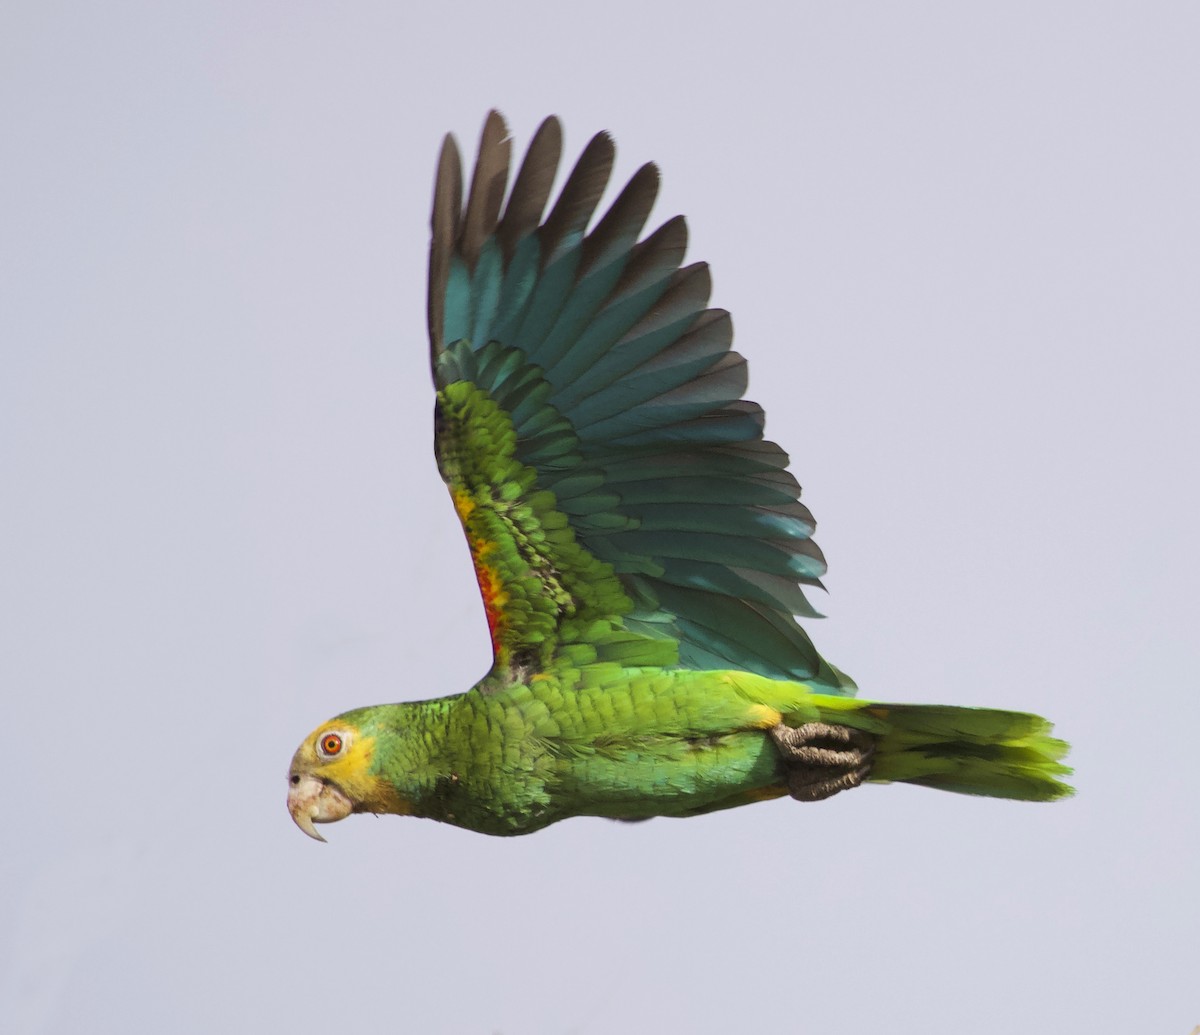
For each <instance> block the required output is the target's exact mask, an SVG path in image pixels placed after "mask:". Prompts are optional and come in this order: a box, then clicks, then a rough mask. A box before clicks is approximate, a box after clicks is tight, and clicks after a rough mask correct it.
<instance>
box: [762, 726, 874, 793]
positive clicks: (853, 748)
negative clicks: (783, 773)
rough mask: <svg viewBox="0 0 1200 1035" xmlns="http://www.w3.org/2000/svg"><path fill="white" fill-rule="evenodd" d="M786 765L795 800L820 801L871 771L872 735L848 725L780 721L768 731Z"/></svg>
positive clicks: (847, 786)
mask: <svg viewBox="0 0 1200 1035" xmlns="http://www.w3.org/2000/svg"><path fill="white" fill-rule="evenodd" d="M768 732H769V733H770V734H771V739H772V740H774V741H775V747H776V748H778V749H779V754H780V755H782V756H783V761H784V764H785V765H786V766H787V781H788V791H789V792H790V793H791V795H792V797H793V798H795V799H796V800H797V801H820V800H821V799H822V798H828V797H830V796H831V795H834V794H837V792H838V791H845V790H849V789H850V788H851V787H857V786H858V785H859V784H860V783H862V782H863V780H865V779H866V778H867V775H868V774H869V773H870V772H871V762H872V760H873V759H874V757H875V738H874V737H872V736H871V734H869V733H864V732H862V730H855V729H851V728H850V727H849V726H832V725H830V724H829V723H825V722H806V723H805V724H804V725H803V726H785V725H784V724H783V723H780V724H779V725H778V726H773V727H771V729H770V730H769V731H768Z"/></svg>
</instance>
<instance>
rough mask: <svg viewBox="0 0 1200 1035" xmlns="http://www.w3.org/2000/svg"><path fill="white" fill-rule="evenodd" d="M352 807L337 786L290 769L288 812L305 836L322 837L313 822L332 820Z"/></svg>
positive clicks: (345, 815) (321, 839)
mask: <svg viewBox="0 0 1200 1035" xmlns="http://www.w3.org/2000/svg"><path fill="white" fill-rule="evenodd" d="M353 811H354V805H353V803H352V802H351V801H350V799H349V798H347V797H346V795H344V794H343V793H342V792H341V791H340V790H338V788H337V787H335V786H334V785H333V784H331V783H327V782H326V781H324V780H318V779H317V778H316V777H315V776H312V775H311V774H309V773H292V774H291V776H290V777H289V779H288V812H290V813H291V814H292V820H293V822H295V824H296V826H298V827H299V828H300V829H301V830H303V831H304V832H305V833H306V834H307V835H308V836H309V837H311V838H313V839H314V840H316V841H324V840H325V838H323V837H322V836H321V835H320V834H318V833H317V828H316V827H315V826H313V824H314V823H336V822H337V821H338V820H339V819H345V818H346V817H347V816H348V815H350V813H351V812H353Z"/></svg>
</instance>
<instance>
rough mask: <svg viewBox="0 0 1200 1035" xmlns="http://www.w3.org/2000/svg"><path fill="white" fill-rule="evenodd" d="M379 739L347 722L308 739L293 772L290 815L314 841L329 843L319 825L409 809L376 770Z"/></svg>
mask: <svg viewBox="0 0 1200 1035" xmlns="http://www.w3.org/2000/svg"><path fill="white" fill-rule="evenodd" d="M374 750H375V738H374V737H372V736H366V735H364V734H363V733H362V732H361V731H360V730H359V729H358V728H357V727H356V726H355V725H354V724H353V723H349V722H346V721H345V719H331V720H330V721H329V722H326V723H323V724H322V725H320V726H318V727H317V728H316V729H315V730H313V731H312V733H310V734H309V735H308V736H307V737H305V738H304V741H303V743H302V744H301V745H300V747H298V748H297V749H296V753H295V754H294V755H293V756H292V765H291V768H290V769H289V770H288V811H289V812H290V813H291V814H292V819H293V820H294V821H295V823H296V826H298V827H299V828H300V829H301V830H303V831H304V832H305V833H306V834H307V835H308V836H309V837H312V838H316V840H318V841H324V840H325V838H323V837H322V836H321V835H320V834H319V833H317V830H316V827H315V826H314V825H313V824H315V823H335V822H337V821H338V820H339V819H345V818H346V817H347V816H348V815H350V814H351V813H352V812H398V813H401V814H403V813H405V812H407V811H409V808H408V807H407V803H406V802H404V801H403V800H402V799H401V798H400V796H399V795H398V794H397V793H396V791H395V789H394V788H393V787H391V786H390V785H389V784H388V783H387V782H386V781H385V780H383V779H382V778H381V777H379V776H377V775H375V774H373V773H372V772H371V758H372V756H373V754H374Z"/></svg>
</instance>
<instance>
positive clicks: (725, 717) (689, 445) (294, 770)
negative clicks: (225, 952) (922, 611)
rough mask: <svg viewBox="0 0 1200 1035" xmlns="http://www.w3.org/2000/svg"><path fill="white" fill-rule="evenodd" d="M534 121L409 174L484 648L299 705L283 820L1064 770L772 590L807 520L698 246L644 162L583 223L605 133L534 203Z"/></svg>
mask: <svg viewBox="0 0 1200 1035" xmlns="http://www.w3.org/2000/svg"><path fill="white" fill-rule="evenodd" d="M561 147H562V131H561V128H560V126H559V123H558V120H557V119H555V118H549V119H547V120H546V121H545V122H543V123H542V125H541V127H540V128H539V129H538V131H537V133H536V134H535V135H534V138H533V141H532V142H531V143H530V145H529V149H528V151H527V153H526V155H525V159H524V161H523V162H522V163H521V166H520V168H519V170H518V172H517V174H516V178H515V179H514V181H513V183H512V186H511V188H510V187H509V185H508V179H509V167H510V140H509V136H508V131H507V128H506V127H505V125H504V121H503V119H502V118H501V117H500V115H499V114H497V113H496V112H492V113H491V114H489V116H488V118H487V120H486V122H485V124H484V128H483V134H482V138H481V140H480V145H479V155H478V158H477V159H476V163H475V170H474V174H473V176H472V178H471V183H470V187H469V189H467V190H466V191H465V196H466V200H465V204H464V184H463V175H462V166H461V162H460V160H459V154H458V148H457V146H456V144H455V142H454V139H453V137H449V136H448V137H447V138H446V140H445V143H444V144H443V147H442V152H441V158H440V160H439V162H438V169H437V177H436V186H435V190H434V203H433V220H432V228H433V237H432V243H431V245H430V256H429V311H428V321H429V339H430V362H431V364H432V368H433V379H434V385H435V387H436V389H437V394H436V402H435V406H434V426H435V450H436V454H437V462H438V467H439V469H440V470H441V473H442V477H443V478H444V479H445V481H446V484H447V486H448V487H449V490H450V495H451V498H452V500H453V503H454V508H455V510H456V511H457V513H458V517H459V519H460V521H461V522H462V525H463V529H464V531H465V532H466V538H467V545H468V547H469V548H470V551H471V558H472V561H473V562H474V566H475V573H476V576H477V578H478V581H479V588H480V592H481V593H482V595H483V603H484V609H485V612H486V615H487V622H488V629H489V631H490V634H491V640H492V648H493V665H492V668H491V670H490V671H489V672H488V674H487V675H486V676H485V677H484V678H483V679H482V680H481V681H480V682H479V683H477V684H476V685H475V686H474V687H472V688H471V689H470V690H468V691H467V692H466V693H463V694H458V695H455V696H451V697H442V698H438V699H436V700H430V701H417V702H410V703H404V704H387V705H375V706H371V707H366V708H359V709H356V710H354V711H350V712H346V713H344V714H343V715H339V716H337V717H336V718H334V719H331V720H330V721H329V722H326V723H323V724H322V725H321V726H319V727H318V728H317V729H316V730H314V731H313V733H312V734H310V735H309V736H308V737H307V738H306V739H305V740H304V742H303V743H302V744H301V745H300V747H299V749H298V750H297V751H296V754H295V756H294V757H293V759H292V765H291V770H290V772H289V775H288V779H289V789H288V808H289V810H290V812H291V815H292V818H293V819H294V820H295V821H296V823H297V825H298V826H299V827H300V828H301V829H302V830H303V831H304V832H305V833H307V834H309V835H311V836H312V837H316V838H318V839H321V838H320V834H318V833H317V830H316V828H315V826H314V824H316V823H328V822H333V821H334V820H338V819H342V818H343V817H345V816H347V815H349V814H350V813H352V812H375V813H395V814H398V815H413V816H425V817H428V818H431V819H439V820H442V821H443V822H447V823H454V824H457V825H458V826H462V827H467V828H469V829H471V830H477V831H481V832H483V833H488V834H524V833H529V832H531V831H534V830H538V829H540V828H542V827H545V826H547V825H548V824H550V823H554V822H556V821H557V820H560V819H565V818H567V817H569V816H608V817H611V818H614V819H625V820H634V819H644V818H648V817H651V816H694V815H699V814H701V813H704V812H711V811H714V810H716V809H724V808H731V807H733V806H735V805H744V804H747V803H749V802H754V801H762V800H764V799H767V798H775V797H780V796H782V795H787V794H790V795H791V796H792V797H793V798H795V799H798V800H800V801H814V800H818V799H821V798H826V797H829V796H830V795H832V794H834V793H836V792H837V791H840V790H845V789H848V788H851V787H855V786H858V785H859V784H861V783H864V782H888V781H901V782H905V783H914V784H921V785H923V786H926V787H936V788H940V789H942V790H949V791H958V792H961V793H965V794H978V795H985V796H989V797H998V798H1017V799H1022V800H1028V801H1049V800H1053V799H1055V798H1060V797H1063V796H1065V795H1067V794H1070V793H1071V789H1070V787H1069V786H1068V785H1067V784H1065V783H1063V782H1062V781H1061V780H1060V779H1059V777H1061V776H1063V775H1066V774H1068V773H1069V772H1070V770H1069V769H1068V768H1067V767H1066V766H1065V765H1063V764H1062V761H1061V759H1062V758H1063V756H1064V755H1065V754H1066V751H1067V745H1066V744H1065V743H1063V742H1062V741H1061V740H1056V739H1054V738H1053V737H1051V736H1050V730H1051V726H1050V723H1048V722H1047V721H1046V720H1045V719H1042V718H1039V717H1038V716H1036V715H1028V714H1024V713H1021V712H1009V711H998V710H994V709H983V708H963V707H955V706H950V705H911V704H879V703H875V702H871V701H864V700H860V699H857V698H855V697H854V696H853V695H854V693H855V691H856V687H855V685H854V683H853V682H852V681H851V680H850V679H849V678H848V677H847V676H845V675H844V674H843V673H841V672H840V671H839V670H838V669H836V668H834V667H833V666H832V665H830V664H829V663H828V662H826V661H825V660H824V659H823V658H822V657H821V656H820V655H819V654H818V653H817V651H816V649H815V647H814V646H813V644H812V641H811V640H810V639H809V637H808V635H807V634H806V633H805V632H804V630H803V629H802V628H801V627H800V626H799V625H798V624H797V623H796V620H795V617H794V616H796V615H800V616H808V617H815V613H814V612H813V610H812V608H811V607H810V605H809V603H808V601H807V599H806V597H805V594H804V587H805V586H819V585H820V582H819V581H818V580H819V579H820V576H821V575H822V574H823V573H824V571H825V561H824V558H823V557H822V555H821V551H820V550H819V549H818V548H817V546H816V544H815V543H814V542H813V539H812V532H813V528H814V522H813V519H812V515H811V514H810V513H809V511H808V509H807V508H806V507H805V506H804V505H803V504H802V503H800V501H799V496H800V486H799V485H798V484H797V483H796V480H795V479H794V478H793V477H792V476H791V474H789V473H788V470H787V460H788V458H787V455H786V454H785V453H784V452H783V450H782V449H780V448H779V447H778V446H777V445H775V444H774V443H773V442H769V441H767V440H765V439H764V438H763V424H764V418H763V412H762V410H761V408H759V407H758V406H756V405H755V404H754V403H752V402H748V401H746V400H744V399H743V398H742V394H743V392H744V391H745V388H746V362H745V360H744V359H742V357H741V356H739V355H738V354H737V353H736V352H732V351H730V343H731V340H732V328H731V325H730V320H729V314H728V313H726V312H724V311H722V310H719V309H710V308H708V295H709V277H708V267H707V266H706V265H704V264H703V263H694V264H692V265H686V266H685V265H683V258H684V249H685V246H686V243H687V229H686V226H685V224H684V221H683V219H682V218H679V217H677V218H675V219H670V220H668V221H667V222H666V223H664V224H663V225H662V226H660V227H659V228H658V229H657V230H655V231H654V232H652V233H650V234H647V235H646V236H644V237H643V229H644V227H645V223H646V220H647V218H648V216H649V214H650V209H651V207H652V205H653V203H654V199H655V195H656V194H657V190H658V171H657V169H656V168H655V167H654V166H653V165H645V166H643V167H642V168H641V169H639V170H638V172H637V173H635V174H634V176H633V178H632V179H631V180H630V181H629V183H628V184H627V185H626V187H625V189H624V190H623V191H622V192H621V194H620V195H619V197H618V198H617V199H616V201H614V202H613V203H612V205H611V206H610V207H609V209H608V211H607V213H606V214H605V215H604V216H602V217H601V218H600V219H599V220H598V221H596V222H595V223H594V225H592V223H593V215H594V213H595V210H596V207H597V205H598V203H599V200H600V197H601V195H602V194H603V192H604V189H605V187H606V185H607V183H608V178H609V174H610V172H611V169H612V162H613V144H612V141H611V139H610V138H609V137H608V135H607V134H603V133H602V134H599V135H597V136H595V137H593V138H592V140H591V142H590V143H589V144H588V145H587V147H586V148H585V149H584V151H583V154H582V155H581V157H580V158H579V160H578V162H577V163H576V164H575V167H574V169H573V171H572V172H571V174H570V175H569V176H568V178H567V180H566V182H565V183H564V184H563V187H562V189H561V191H560V192H559V195H558V198H557V200H556V201H555V202H554V203H553V205H552V206H550V209H549V212H548V213H547V212H546V209H547V203H548V202H549V199H550V193H551V188H552V185H553V182H554V177H555V174H556V172H557V169H558V164H559V158H560V153H561ZM589 225H590V226H591V229H590V230H589Z"/></svg>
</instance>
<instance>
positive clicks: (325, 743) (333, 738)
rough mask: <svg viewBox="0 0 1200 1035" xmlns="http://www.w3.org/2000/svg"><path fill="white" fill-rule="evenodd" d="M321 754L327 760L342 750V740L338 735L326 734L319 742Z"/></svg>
mask: <svg viewBox="0 0 1200 1035" xmlns="http://www.w3.org/2000/svg"><path fill="white" fill-rule="evenodd" d="M319 744H320V747H321V754H323V755H324V756H325V757H326V758H332V757H333V756H334V755H336V754H338V753H339V752H340V751H341V750H342V738H341V737H339V736H338V735H337V734H336V733H326V734H325V736H323V737H322V738H321V740H320V741H319Z"/></svg>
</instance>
